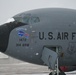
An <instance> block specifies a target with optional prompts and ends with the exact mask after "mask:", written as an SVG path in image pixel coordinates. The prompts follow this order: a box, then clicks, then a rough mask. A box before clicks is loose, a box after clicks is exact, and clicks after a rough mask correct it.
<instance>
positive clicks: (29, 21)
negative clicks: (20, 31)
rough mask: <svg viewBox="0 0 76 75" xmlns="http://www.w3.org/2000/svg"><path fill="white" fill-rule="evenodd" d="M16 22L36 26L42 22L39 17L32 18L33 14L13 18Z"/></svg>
mask: <svg viewBox="0 0 76 75" xmlns="http://www.w3.org/2000/svg"><path fill="white" fill-rule="evenodd" d="M13 18H14V19H15V21H18V22H22V23H26V24H34V23H38V22H40V19H39V17H37V16H32V15H31V14H23V13H22V14H20V15H16V16H14V17H13Z"/></svg>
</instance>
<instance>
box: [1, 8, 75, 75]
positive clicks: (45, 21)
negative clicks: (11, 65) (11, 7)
mask: <svg viewBox="0 0 76 75" xmlns="http://www.w3.org/2000/svg"><path fill="white" fill-rule="evenodd" d="M0 51H1V52H2V53H4V54H7V55H9V56H11V57H14V58H16V59H19V60H23V61H26V62H30V63H33V64H39V65H44V66H48V67H49V69H51V70H53V73H54V71H55V70H56V69H57V71H56V72H55V73H54V75H58V74H59V75H65V73H64V72H65V71H67V72H68V71H74V70H76V58H75V57H76V10H74V9H65V8H42V9H35V10H30V11H26V12H23V13H20V14H17V15H15V16H13V17H12V18H10V20H9V21H8V22H6V23H5V24H3V25H1V26H0ZM58 69H59V70H60V72H59V71H58ZM63 71H64V72H63ZM49 75H52V73H50V74H49Z"/></svg>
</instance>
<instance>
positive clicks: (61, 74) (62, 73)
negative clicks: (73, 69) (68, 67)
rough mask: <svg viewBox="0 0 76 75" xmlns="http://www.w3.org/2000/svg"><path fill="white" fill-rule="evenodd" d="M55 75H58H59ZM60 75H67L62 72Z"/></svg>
mask: <svg viewBox="0 0 76 75" xmlns="http://www.w3.org/2000/svg"><path fill="white" fill-rule="evenodd" d="M55 75H57V73H56V74H55ZM59 75H66V74H65V73H64V72H60V73H59Z"/></svg>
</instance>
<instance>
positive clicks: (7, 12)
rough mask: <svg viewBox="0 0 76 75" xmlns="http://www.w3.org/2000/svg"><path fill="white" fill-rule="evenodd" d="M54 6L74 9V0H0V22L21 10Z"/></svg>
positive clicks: (75, 7)
mask: <svg viewBox="0 0 76 75" xmlns="http://www.w3.org/2000/svg"><path fill="white" fill-rule="evenodd" d="M54 7H55V8H57V7H58V8H71V9H76V0H0V24H2V23H4V22H5V21H7V20H8V19H9V18H10V17H12V16H13V15H16V14H18V13H20V12H23V11H27V10H31V9H37V8H54Z"/></svg>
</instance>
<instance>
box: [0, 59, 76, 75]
mask: <svg viewBox="0 0 76 75" xmlns="http://www.w3.org/2000/svg"><path fill="white" fill-rule="evenodd" d="M15 61H17V60H14V62H13V60H12V61H9V60H8V59H7V60H6V59H4V60H0V75H49V73H50V70H49V69H48V67H46V66H41V65H35V64H30V63H27V62H22V61H17V62H15ZM66 75H76V71H74V72H70V73H66Z"/></svg>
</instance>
